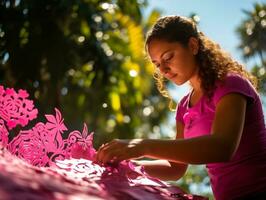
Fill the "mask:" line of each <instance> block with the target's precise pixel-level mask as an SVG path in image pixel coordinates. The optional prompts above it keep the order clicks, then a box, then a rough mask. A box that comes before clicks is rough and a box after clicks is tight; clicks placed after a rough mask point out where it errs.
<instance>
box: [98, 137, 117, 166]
mask: <svg viewBox="0 0 266 200" xmlns="http://www.w3.org/2000/svg"><path fill="white" fill-rule="evenodd" d="M117 149H118V144H117V141H114V140H113V141H111V142H110V143H107V144H104V145H102V146H101V147H100V148H99V149H98V152H97V155H96V160H97V161H99V162H102V163H106V162H109V161H110V160H112V159H113V157H114V156H115V155H116V154H118V153H119V151H118V150H117Z"/></svg>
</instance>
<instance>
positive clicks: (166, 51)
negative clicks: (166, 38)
mask: <svg viewBox="0 0 266 200" xmlns="http://www.w3.org/2000/svg"><path fill="white" fill-rule="evenodd" d="M169 51H171V49H167V50H165V51H164V52H163V53H162V54H161V55H160V58H162V57H163V55H164V54H166V53H168V52H169ZM152 62H153V63H155V62H157V61H156V60H152Z"/></svg>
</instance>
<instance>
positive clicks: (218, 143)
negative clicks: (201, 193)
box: [97, 16, 266, 200]
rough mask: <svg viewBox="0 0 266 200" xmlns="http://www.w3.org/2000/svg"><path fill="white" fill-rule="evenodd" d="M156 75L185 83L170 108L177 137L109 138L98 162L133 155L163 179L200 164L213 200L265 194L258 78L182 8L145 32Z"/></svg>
mask: <svg viewBox="0 0 266 200" xmlns="http://www.w3.org/2000/svg"><path fill="white" fill-rule="evenodd" d="M146 50H147V53H148V55H149V57H150V60H151V61H152V62H153V63H154V65H155V66H156V68H157V73H156V76H155V77H156V80H157V83H158V88H159V90H160V92H161V93H163V94H165V89H164V85H163V78H167V79H168V80H170V81H172V82H173V83H175V84H177V85H182V84H184V83H186V82H187V81H189V82H190V84H191V87H192V89H191V91H190V92H189V93H188V94H187V95H185V96H184V97H183V99H182V100H181V101H180V102H179V105H178V106H177V111H176V129H177V131H176V140H153V139H134V140H118V139H116V140H113V141H111V142H110V143H107V144H105V145H103V146H101V147H100V148H99V150H98V153H97V160H98V161H100V162H103V163H106V162H110V161H113V162H118V161H121V160H125V159H133V158H141V157H149V158H154V159H160V160H154V161H135V163H137V164H141V165H143V166H144V168H145V170H146V172H147V173H148V174H150V175H152V176H155V177H158V178H160V179H163V180H177V179H178V178H180V177H182V176H183V175H184V174H185V171H186V168H187V165H188V164H206V167H207V171H208V174H209V176H210V180H211V186H212V189H213V193H214V196H215V198H216V199H217V200H229V199H266V129H265V124H264V116H263V111H262V104H261V100H260V97H259V94H258V93H257V91H256V87H257V82H256V78H255V77H253V76H252V75H251V74H249V73H248V72H247V71H246V70H245V69H244V68H243V66H242V65H240V64H239V63H238V62H236V61H234V60H233V59H232V58H231V57H230V56H229V55H227V54H226V53H225V52H224V51H223V50H222V49H221V48H220V47H219V45H217V44H215V43H214V42H213V41H211V40H210V39H208V38H207V37H206V36H205V35H204V34H203V33H201V32H199V31H198V29H197V26H196V24H195V23H193V21H191V20H189V19H187V18H185V17H181V16H166V17H162V18H160V19H159V20H158V21H157V22H156V23H155V25H154V26H153V28H152V30H151V31H150V32H149V33H148V35H147V39H146Z"/></svg>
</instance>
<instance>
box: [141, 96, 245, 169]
mask: <svg viewBox="0 0 266 200" xmlns="http://www.w3.org/2000/svg"><path fill="white" fill-rule="evenodd" d="M245 112H246V98H245V97H244V96H242V95H240V94H237V93H232V94H228V95H225V96H224V97H223V98H222V99H221V100H220V101H219V103H218V104H217V107H216V114H215V119H214V122H213V125H212V132H211V135H207V136H202V137H197V138H191V139H179V140H149V139H148V140H143V144H142V146H143V148H144V152H145V153H144V154H145V156H146V157H150V158H155V159H166V160H169V161H173V162H180V163H189V164H206V163H212V162H225V161H228V160H230V158H231V157H232V156H233V155H234V153H235V151H236V150H237V148H238V145H239V141H240V138H241V135H242V132H243V127H244V121H245Z"/></svg>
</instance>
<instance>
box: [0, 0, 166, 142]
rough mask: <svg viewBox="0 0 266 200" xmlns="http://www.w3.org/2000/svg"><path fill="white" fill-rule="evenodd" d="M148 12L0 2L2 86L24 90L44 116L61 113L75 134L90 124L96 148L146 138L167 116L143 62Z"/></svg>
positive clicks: (97, 2) (114, 6) (111, 4)
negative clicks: (118, 140)
mask: <svg viewBox="0 0 266 200" xmlns="http://www.w3.org/2000/svg"><path fill="white" fill-rule="evenodd" d="M129 3H130V6H127V5H126V4H129ZM145 5H146V1H143V2H141V1H137V0H131V1H127V2H125V1H120V0H117V1H111V0H106V1H102V0H81V1H79V0H73V1H66V0H58V1H53V0H40V1H34V0H20V1H9V0H2V1H0V39H1V40H0V72H1V73H0V78H1V84H3V85H5V86H6V87H14V88H17V89H18V88H24V89H27V90H28V91H29V92H30V94H31V97H32V98H34V99H35V102H36V103H37V107H38V109H39V111H40V115H39V116H43V114H44V113H49V112H53V108H54V107H57V108H59V109H60V110H61V111H62V113H63V116H64V117H65V122H66V124H67V125H68V126H69V127H70V129H71V130H72V129H80V128H81V127H82V125H83V121H84V122H86V123H87V124H88V126H89V129H90V130H93V131H95V139H96V140H95V141H96V147H97V146H98V145H99V144H101V143H103V142H106V141H109V140H111V139H112V138H117V137H118V138H133V137H135V136H141V137H148V136H149V134H151V133H152V130H153V127H154V126H155V125H157V124H160V123H161V122H163V121H164V120H165V117H166V114H167V112H168V110H167V102H166V100H165V99H164V98H162V97H161V96H160V95H159V93H158V92H157V90H156V88H155V84H154V82H153V77H152V74H153V67H152V66H151V64H149V62H148V61H147V60H146V59H144V58H145V55H144V48H143V46H144V34H145V30H144V28H143V26H142V25H143V24H145V23H147V24H148V25H145V26H144V27H145V28H147V27H148V26H149V24H152V21H148V22H144V21H143V19H142V13H141V9H143V8H144V7H145ZM152 20H153V21H154V20H155V18H152ZM158 102H161V103H160V104H157V103H158ZM144 111H145V112H144ZM38 120H40V118H39V119H38Z"/></svg>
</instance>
